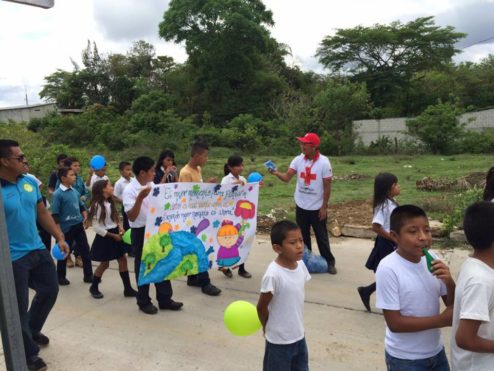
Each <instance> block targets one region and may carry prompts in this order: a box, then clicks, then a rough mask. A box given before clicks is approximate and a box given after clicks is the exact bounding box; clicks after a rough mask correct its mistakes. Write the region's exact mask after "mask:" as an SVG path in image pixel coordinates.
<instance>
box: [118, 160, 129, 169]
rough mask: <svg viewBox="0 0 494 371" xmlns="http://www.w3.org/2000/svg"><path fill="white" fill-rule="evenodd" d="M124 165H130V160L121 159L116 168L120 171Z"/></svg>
mask: <svg viewBox="0 0 494 371" xmlns="http://www.w3.org/2000/svg"><path fill="white" fill-rule="evenodd" d="M126 166H130V162H127V161H122V162H120V163H119V164H118V170H120V171H122V170H123V169H125V167H126Z"/></svg>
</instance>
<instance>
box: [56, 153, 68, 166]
mask: <svg viewBox="0 0 494 371" xmlns="http://www.w3.org/2000/svg"><path fill="white" fill-rule="evenodd" d="M66 158H67V155H66V154H65V153H60V154H59V155H58V156H57V165H58V164H59V163H60V161H62V160H65V159H66Z"/></svg>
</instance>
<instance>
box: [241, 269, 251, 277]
mask: <svg viewBox="0 0 494 371" xmlns="http://www.w3.org/2000/svg"><path fill="white" fill-rule="evenodd" d="M238 275H239V276H240V277H243V278H251V277H252V274H250V273H249V272H247V271H246V270H243V271H240V270H239V271H238Z"/></svg>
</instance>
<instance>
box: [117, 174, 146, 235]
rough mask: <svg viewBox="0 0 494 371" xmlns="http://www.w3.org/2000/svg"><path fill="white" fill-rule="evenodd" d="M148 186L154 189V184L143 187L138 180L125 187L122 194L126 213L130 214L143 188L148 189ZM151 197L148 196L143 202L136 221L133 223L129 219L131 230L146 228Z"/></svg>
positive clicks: (133, 180)
mask: <svg viewBox="0 0 494 371" xmlns="http://www.w3.org/2000/svg"><path fill="white" fill-rule="evenodd" d="M147 186H150V187H153V186H154V183H153V182H149V183H148V184H147V185H145V186H143V185H141V183H139V182H138V181H137V179H135V178H134V179H132V180H131V181H130V183H129V184H128V185H127V187H125V189H124V191H123V194H122V201H123V206H124V210H125V212H126V213H128V212H129V211H130V210H131V209H132V208H133V207H134V205H135V203H136V199H137V196H138V195H139V193H140V192H141V190H142V189H143V188H146V187H147ZM149 196H150V195H147V197H146V198H145V199H144V200H142V204H141V210H140V211H139V215H137V218H136V219H135V220H134V221H131V220H130V219H129V225H130V227H131V228H142V227H145V226H146V218H147V214H148V209H149Z"/></svg>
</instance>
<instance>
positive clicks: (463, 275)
mask: <svg viewBox="0 0 494 371" xmlns="http://www.w3.org/2000/svg"><path fill="white" fill-rule="evenodd" d="M493 317H494V269H492V268H491V267H489V266H488V265H487V264H485V263H484V262H482V261H480V260H478V259H475V258H467V260H465V262H464V263H463V265H462V267H461V270H460V273H459V275H458V281H457V283H456V291H455V305H454V309H453V326H452V329H451V366H452V369H453V370H468V371H492V370H494V353H476V352H470V351H468V350H465V349H461V348H459V347H458V346H457V345H456V340H455V336H456V331H457V330H458V324H459V322H460V319H472V320H477V321H482V323H481V324H480V327H479V330H478V335H479V336H480V337H482V338H484V339H487V340H494V321H491V319H493Z"/></svg>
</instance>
